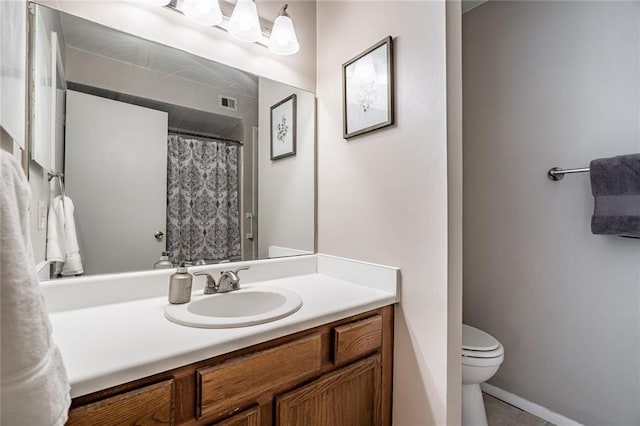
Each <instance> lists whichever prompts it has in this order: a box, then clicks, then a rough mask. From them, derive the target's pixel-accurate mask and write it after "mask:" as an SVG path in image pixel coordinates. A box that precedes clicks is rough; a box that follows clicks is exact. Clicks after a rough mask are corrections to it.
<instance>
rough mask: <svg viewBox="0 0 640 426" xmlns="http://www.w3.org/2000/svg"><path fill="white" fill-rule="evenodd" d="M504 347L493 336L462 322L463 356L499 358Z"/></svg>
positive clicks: (502, 353)
mask: <svg viewBox="0 0 640 426" xmlns="http://www.w3.org/2000/svg"><path fill="white" fill-rule="evenodd" d="M503 355H504V348H503V347H502V345H501V344H500V342H498V340H496V338H495V337H493V336H492V335H490V334H489V333H486V332H484V331H482V330H479V329H477V328H475V327H472V326H470V325H466V324H462V357H463V358H499V357H501V356H503Z"/></svg>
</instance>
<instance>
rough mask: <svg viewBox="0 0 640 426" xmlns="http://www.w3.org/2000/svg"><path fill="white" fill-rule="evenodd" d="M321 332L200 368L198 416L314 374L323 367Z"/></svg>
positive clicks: (235, 406)
mask: <svg viewBox="0 0 640 426" xmlns="http://www.w3.org/2000/svg"><path fill="white" fill-rule="evenodd" d="M321 361H322V360H321V335H320V333H316V334H313V335H311V336H308V337H305V338H303V339H300V340H296V341H294V342H292V343H288V344H285V345H282V346H278V347H275V348H273V349H267V350H264V351H261V352H257V353H255V354H251V355H247V356H244V357H241V358H238V359H234V360H230V361H227V362H223V363H221V364H218V365H216V366H213V367H208V368H201V369H198V370H197V373H196V378H197V380H198V388H197V390H198V408H199V417H202V416H206V415H209V414H214V413H215V414H222V413H224V412H232V411H234V410H237V409H240V408H242V407H245V406H246V405H247V404H251V403H252V402H253V401H254V399H255V398H257V397H259V396H260V395H262V394H264V393H265V392H267V391H268V390H270V389H273V388H276V387H278V386H279V385H282V384H285V383H289V382H293V381H295V380H298V379H302V378H304V377H307V376H310V375H313V374H314V373H317V372H318V371H319V370H320V366H321Z"/></svg>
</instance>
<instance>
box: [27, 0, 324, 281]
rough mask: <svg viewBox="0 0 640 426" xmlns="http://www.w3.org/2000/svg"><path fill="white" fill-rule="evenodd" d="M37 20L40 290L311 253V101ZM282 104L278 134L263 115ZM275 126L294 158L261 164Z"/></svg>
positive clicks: (42, 16)
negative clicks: (70, 279)
mask: <svg viewBox="0 0 640 426" xmlns="http://www.w3.org/2000/svg"><path fill="white" fill-rule="evenodd" d="M33 19H34V22H33V25H31V28H32V32H33V34H32V40H33V43H32V56H31V57H32V60H31V69H32V75H33V81H34V84H33V85H32V86H33V89H32V96H31V102H32V103H31V111H32V115H33V117H34V120H33V122H34V125H33V127H32V129H31V135H30V136H31V162H30V181H31V186H32V192H33V193H34V198H38V197H39V199H41V198H42V195H43V194H45V193H47V192H48V193H49V194H50V195H49V200H50V202H49V206H48V207H49V208H48V215H45V217H47V216H48V217H47V220H46V222H47V223H46V226H44V227H43V226H40V225H42V224H41V223H39V226H37V229H35V228H34V232H33V233H32V234H33V235H32V239H33V246H34V253H35V257H36V259H37V260H41V261H42V262H41V263H40V265H44V266H43V267H42V270H41V272H40V275H41V278H46V277H47V275H49V277H50V278H55V277H61V276H64V277H66V276H75V275H92V274H103V273H116V272H125V271H138V270H145V269H151V268H153V267H154V266H155V267H171V266H173V265H175V264H176V263H177V262H179V261H186V262H188V263H191V264H207V263H219V262H233V261H238V260H251V259H258V258H267V257H278V256H288V255H298V254H307V253H312V252H313V251H314V246H315V194H314V190H315V180H314V179H315V157H314V152H315V148H314V143H315V139H314V138H315V128H314V126H315V97H314V95H313V93H309V92H307V91H304V90H300V89H297V88H294V87H292V86H289V85H286V84H283V83H280V82H275V81H272V80H268V79H265V78H261V77H258V76H255V75H252V74H249V73H246V72H244V71H242V70H238V69H235V68H231V67H228V66H225V65H223V64H220V63H216V62H214V61H211V60H207V59H203V58H200V57H197V56H194V55H191V54H189V53H187V52H184V51H180V50H177V49H173V48H171V47H168V46H164V45H161V44H157V43H154V42H152V41H148V40H144V39H141V38H138V37H135V36H132V35H130V34H126V33H122V32H119V31H116V30H113V29H110V28H107V27H103V26H101V25H98V24H95V23H93V22H90V21H86V20H84V19H81V18H78V17H75V16H72V15H68V14H65V13H62V12H59V11H55V10H52V9H49V8H46V7H42V6H36V7H35V14H34V18H33ZM292 95H295V98H296V100H297V102H296V114H295V119H296V122H295V123H288V122H286V120H285V123H286V125H285V126H282V123H281V122H280V121H278V120H279V118H277V117H274V118H272V117H271V109H272V106H274V105H277V104H278V103H279V102H281V101H282V100H284V99H287V98H288V97H291V96H292ZM278 125H281V127H280V128H278V127H277V126H278ZM272 126H275V127H274V128H276V129H278V130H279V131H280V134H282V132H283V131H284V132H293V131H295V136H296V138H295V139H296V145H297V146H296V151H295V155H291V156H287V157H284V158H279V159H275V160H272V159H271V149H272V144H273V143H278V140H279V138H275V140H273V141H272ZM276 134H277V131H276ZM50 172H60V173H61V175H60V176H56V177H53V178H52V179H51V181H50V182H49V181H48V180H47V176H48V174H49V173H50ZM61 184H64V186H63V185H61ZM62 191H64V194H62ZM61 195H66V197H65V196H61ZM46 207H47V206H44V207H43V206H42V205H39V206H38V210H39V211H38V216H39V217H38V219H42V212H41V210H43V209H44V210H45V212H46V210H47V208H46ZM39 222H41V220H39Z"/></svg>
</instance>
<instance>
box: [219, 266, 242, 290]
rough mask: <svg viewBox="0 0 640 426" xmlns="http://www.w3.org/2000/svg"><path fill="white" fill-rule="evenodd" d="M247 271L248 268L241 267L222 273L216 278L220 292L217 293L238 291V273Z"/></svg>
mask: <svg viewBox="0 0 640 426" xmlns="http://www.w3.org/2000/svg"><path fill="white" fill-rule="evenodd" d="M245 269H249V266H242V267H240V268H238V269H236V270H234V271H224V272H222V273H221V274H220V278H218V286H219V287H220V288H221V290H218V291H219V292H226V291H234V290H239V289H240V277H239V276H238V272H240V271H244V270H245Z"/></svg>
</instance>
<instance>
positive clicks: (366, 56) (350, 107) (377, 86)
mask: <svg viewBox="0 0 640 426" xmlns="http://www.w3.org/2000/svg"><path fill="white" fill-rule="evenodd" d="M393 84H394V82H393V41H392V38H391V36H389V37H387V38H385V39H384V40H382V41H380V42H379V43H376V44H375V45H373V46H371V47H370V48H369V49H367V50H365V51H364V52H362V53H361V54H359V55H358V56H356V57H355V58H353V59H351V60H350V61H348V62H346V63H345V64H343V65H342V100H343V136H344V138H345V139H349V138H352V137H354V136H358V135H361V134H363V133H368V132H372V131H374V130H378V129H381V128H383V127H387V126H391V125H392V124H393V123H394V118H395V117H394V99H393V96H394V95H393Z"/></svg>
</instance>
